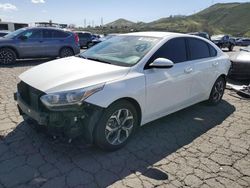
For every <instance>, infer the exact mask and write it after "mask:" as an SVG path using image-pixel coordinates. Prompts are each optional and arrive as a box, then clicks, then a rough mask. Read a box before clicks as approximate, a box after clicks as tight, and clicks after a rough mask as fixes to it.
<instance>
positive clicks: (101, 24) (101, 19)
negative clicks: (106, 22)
mask: <svg viewBox="0 0 250 188" xmlns="http://www.w3.org/2000/svg"><path fill="white" fill-rule="evenodd" d="M101 26H103V17H101Z"/></svg>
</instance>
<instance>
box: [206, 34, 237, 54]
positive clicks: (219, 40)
mask: <svg viewBox="0 0 250 188" xmlns="http://www.w3.org/2000/svg"><path fill="white" fill-rule="evenodd" d="M211 40H212V41H213V42H214V43H215V44H216V45H217V46H218V47H219V48H228V50H229V51H233V48H234V46H235V40H234V39H232V38H231V37H230V36H229V35H213V36H212V37H211Z"/></svg>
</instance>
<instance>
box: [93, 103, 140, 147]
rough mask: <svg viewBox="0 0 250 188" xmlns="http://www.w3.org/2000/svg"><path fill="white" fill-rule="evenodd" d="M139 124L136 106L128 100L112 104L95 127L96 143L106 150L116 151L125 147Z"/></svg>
mask: <svg viewBox="0 0 250 188" xmlns="http://www.w3.org/2000/svg"><path fill="white" fill-rule="evenodd" d="M137 125H138V115H137V112H136V109H135V107H134V106H133V105H132V104H131V103H129V102H128V101H119V102H116V103H114V104H112V105H110V106H109V107H108V108H107V109H106V110H105V111H104V114H103V116H102V118H101V119H100V121H99V123H98V125H97V127H96V129H95V143H96V144H97V145H98V146H99V147H101V148H102V149H104V150H108V151H114V150H117V149H119V148H121V147H123V146H124V145H125V144H126V143H127V142H128V141H129V139H130V138H131V136H132V134H133V133H134V131H135V128H136V127H137Z"/></svg>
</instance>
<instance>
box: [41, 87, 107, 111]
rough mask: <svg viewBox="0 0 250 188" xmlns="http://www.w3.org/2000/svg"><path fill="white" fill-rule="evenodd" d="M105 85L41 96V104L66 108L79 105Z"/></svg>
mask: <svg viewBox="0 0 250 188" xmlns="http://www.w3.org/2000/svg"><path fill="white" fill-rule="evenodd" d="M104 85H105V84H98V85H95V86H91V87H87V88H83V89H77V90H72V91H66V92H58V93H51V94H47V95H43V96H41V98H40V99H41V101H42V103H43V104H44V105H45V106H47V107H57V106H68V105H75V104H78V105H81V104H82V101H83V100H85V99H87V98H88V97H90V96H91V95H93V94H94V93H96V92H98V91H101V90H102V89H103V88H104Z"/></svg>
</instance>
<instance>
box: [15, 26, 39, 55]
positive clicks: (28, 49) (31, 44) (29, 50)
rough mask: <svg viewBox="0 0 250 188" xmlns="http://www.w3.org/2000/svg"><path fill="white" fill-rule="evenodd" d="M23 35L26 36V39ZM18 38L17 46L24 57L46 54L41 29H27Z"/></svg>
mask: <svg viewBox="0 0 250 188" xmlns="http://www.w3.org/2000/svg"><path fill="white" fill-rule="evenodd" d="M22 36H24V37H26V38H25V39H24V38H22ZM17 40H18V42H17V46H18V48H19V53H20V56H21V57H22V58H33V57H42V56H43V55H44V48H43V43H42V42H43V41H42V31H41V30H40V29H30V30H26V31H24V32H23V33H22V34H21V35H20V36H19V37H18V39H17Z"/></svg>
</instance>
